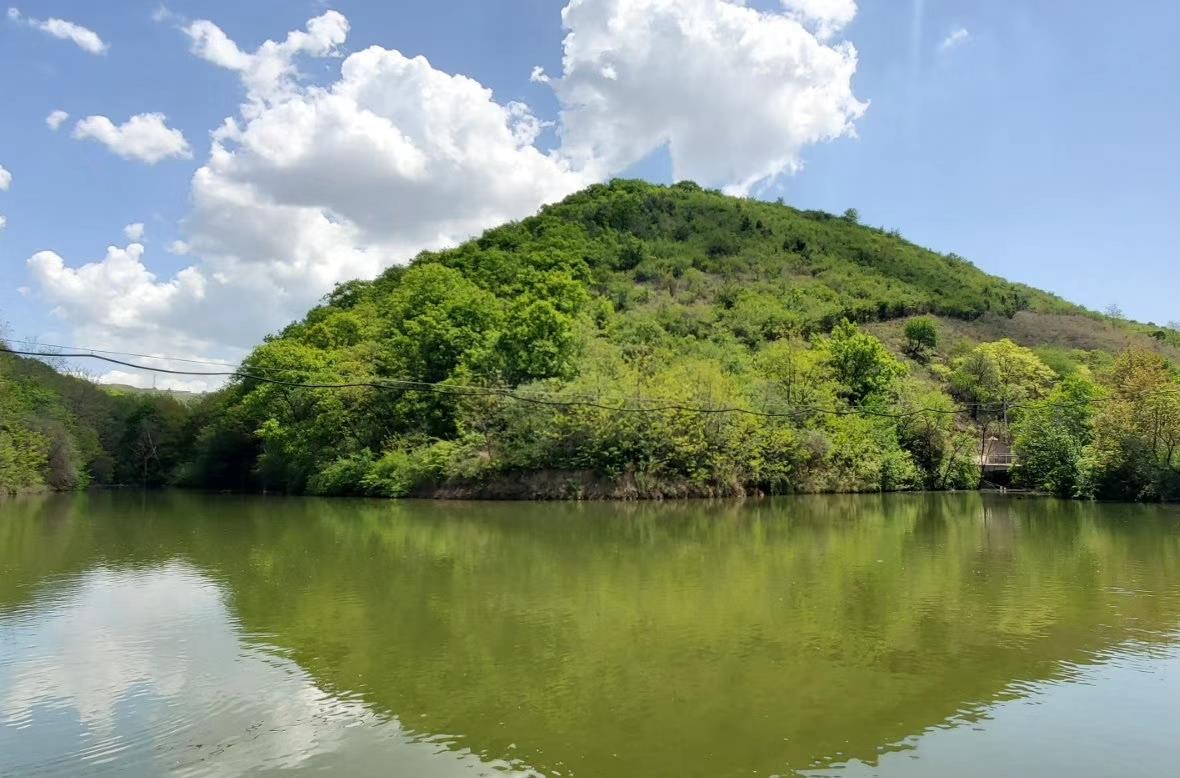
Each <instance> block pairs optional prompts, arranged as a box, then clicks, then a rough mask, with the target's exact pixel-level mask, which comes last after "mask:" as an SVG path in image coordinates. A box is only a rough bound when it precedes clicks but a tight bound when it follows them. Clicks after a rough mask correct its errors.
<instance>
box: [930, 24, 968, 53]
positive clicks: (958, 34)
mask: <svg viewBox="0 0 1180 778" xmlns="http://www.w3.org/2000/svg"><path fill="white" fill-rule="evenodd" d="M970 37H971V33H969V32H967V28H966V27H959V28H957V29H955V30H952V31H951V33H950V34H949V35H947V36H946V37H945V38H943V39H942V43H940V44H938V50H939V51H949V50H950V49H953V48H955V47H956V46H960V45H962V44H964V43H966V42H967V39H968V38H970Z"/></svg>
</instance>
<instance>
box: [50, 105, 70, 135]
mask: <svg viewBox="0 0 1180 778" xmlns="http://www.w3.org/2000/svg"><path fill="white" fill-rule="evenodd" d="M69 118H70V115H69V114H68V113H66V112H65V111H61V110H57V111H54V112H53V113H51V114H49V115H48V116H46V117H45V124H46V125H48V127H49V129H51V130H53V131H54V132H56V131H57V129H58V128H59V127H61V126H62V125H63V124H65V122H66V119H69Z"/></svg>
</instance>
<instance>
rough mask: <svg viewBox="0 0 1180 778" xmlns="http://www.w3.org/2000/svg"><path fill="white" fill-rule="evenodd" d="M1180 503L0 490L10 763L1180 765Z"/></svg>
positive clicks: (702, 768)
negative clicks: (18, 495) (37, 495)
mask: <svg viewBox="0 0 1180 778" xmlns="http://www.w3.org/2000/svg"><path fill="white" fill-rule="evenodd" d="M1178 630H1180V511H1177V510H1176V509H1169V508H1158V507H1137V506H1109V505H1090V504H1079V503H1063V502H1054V501H1047V500H1005V499H985V498H983V497H981V496H979V495H935V496H890V497H805V498H792V499H783V500H777V501H766V502H747V503H745V504H742V505H735V504H708V503H698V504H681V505H553V504H438V503H419V502H406V503H392V502H360V501H357V502H353V501H318V500H286V499H274V498H237V497H221V496H198V495H190V494H155V495H147V496H144V495H140V494H95V495H88V496H76V497H53V498H43V499H30V500H17V501H9V502H0V775H5V776H7V775H12V776H31V775H90V774H94V775H104V774H109V775H119V776H124V775H129V776H135V775H160V774H176V775H194V776H198V775H211V776H212V775H216V776H226V775H241V774H251V775H253V774H270V773H277V772H282V771H294V772H299V771H306V772H314V771H329V772H334V773H336V774H340V775H393V776H415V777H417V776H427V777H429V776H452V775H454V776H471V775H503V774H513V775H544V776H584V777H591V776H607V777H610V778H657V777H659V776H688V777H695V776H702V777H703V776H755V775H757V776H772V775H778V776H788V775H808V776H826V775H832V776H851V777H859V776H890V777H892V776H898V777H899V778H900V777H903V776H904V777H906V778H909V777H910V776H932V777H933V776H948V775H954V776H992V775H1037V776H1071V777H1072V778H1077V777H1081V778H1090V777H1091V776H1093V777H1094V778H1098V776H1112V775H1176V774H1178V771H1180V766H1178V765H1180V738H1177V737H1176V736H1175V735H1176V726H1177V722H1180V650H1178V649H1177V647H1178V645H1180V631H1178Z"/></svg>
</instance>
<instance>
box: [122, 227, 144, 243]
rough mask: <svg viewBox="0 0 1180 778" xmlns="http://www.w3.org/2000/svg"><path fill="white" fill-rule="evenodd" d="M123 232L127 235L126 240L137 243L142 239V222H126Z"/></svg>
mask: <svg viewBox="0 0 1180 778" xmlns="http://www.w3.org/2000/svg"><path fill="white" fill-rule="evenodd" d="M123 234H124V235H125V236H127V240H131V241H135V242H137V243H138V242H139V241H140V240H143V222H135V223H134V224H128V225H127V226H126V227H124V228H123Z"/></svg>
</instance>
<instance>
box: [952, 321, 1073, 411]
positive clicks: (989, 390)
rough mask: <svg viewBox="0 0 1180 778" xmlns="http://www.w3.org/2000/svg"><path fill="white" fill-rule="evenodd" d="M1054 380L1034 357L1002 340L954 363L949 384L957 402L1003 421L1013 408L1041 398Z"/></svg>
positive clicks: (1031, 353) (1030, 353) (982, 347)
mask: <svg viewBox="0 0 1180 778" xmlns="http://www.w3.org/2000/svg"><path fill="white" fill-rule="evenodd" d="M1055 379H1056V375H1055V374H1054V372H1053V370H1052V369H1051V368H1050V367H1049V366H1048V365H1046V364H1045V363H1044V362H1042V361H1041V360H1040V358H1039V357H1037V355H1036V354H1035V353H1033V352H1032V351H1031V350H1030V349H1027V348H1024V347H1023V346H1019V345H1017V344H1016V343H1013V342H1012V341H1011V340H1008V339H1006V338H1005V339H1004V340H999V341H996V342H994V343H982V344H980V345H979V346H976V347H975V348H974V349H972V350H971V351H970V352H968V353H967V354H966V355H964V356H962V357H960V358H959V359H957V360H956V361H955V364H954V370H953V372H952V373H951V375H950V384H951V387H952V390H953V391H954V393H955V394H956V396H958V397H959V398H960V399H962V400H964V401H965V402H968V403H973V404H977V405H978V406H982V408H980V409H979V410H980V412H986V413H990V414H992V415H1002V416H1005V417H1006V416H1007V415H1008V413H1009V409H1011V408H1012V407H1013V406H1016V405H1019V404H1021V403H1025V402H1027V401H1029V400H1036V399H1040V398H1042V397H1044V396H1045V394H1046V393H1047V392H1048V391H1049V388H1050V387H1051V386H1052V384H1053V382H1054V380H1055Z"/></svg>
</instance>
